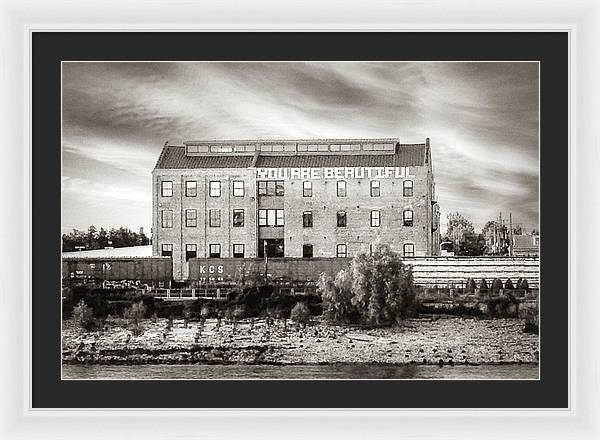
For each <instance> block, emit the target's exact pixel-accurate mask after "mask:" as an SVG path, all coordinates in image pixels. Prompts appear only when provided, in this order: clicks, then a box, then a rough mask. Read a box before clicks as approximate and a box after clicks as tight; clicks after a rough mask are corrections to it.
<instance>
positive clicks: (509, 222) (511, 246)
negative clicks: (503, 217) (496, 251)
mask: <svg viewBox="0 0 600 440" xmlns="http://www.w3.org/2000/svg"><path fill="white" fill-rule="evenodd" d="M508 225H509V226H508V227H509V228H510V229H509V230H508V234H509V235H508V237H509V242H508V255H510V256H511V257H512V256H513V227H512V212H509V213H508Z"/></svg>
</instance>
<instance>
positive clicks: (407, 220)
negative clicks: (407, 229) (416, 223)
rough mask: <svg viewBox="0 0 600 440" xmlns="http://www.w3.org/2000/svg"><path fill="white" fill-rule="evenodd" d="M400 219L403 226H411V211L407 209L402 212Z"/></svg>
mask: <svg viewBox="0 0 600 440" xmlns="http://www.w3.org/2000/svg"><path fill="white" fill-rule="evenodd" d="M402 220H403V223H404V226H412V225H413V212H412V210H410V209H407V210H406V211H404V212H403V213H402Z"/></svg>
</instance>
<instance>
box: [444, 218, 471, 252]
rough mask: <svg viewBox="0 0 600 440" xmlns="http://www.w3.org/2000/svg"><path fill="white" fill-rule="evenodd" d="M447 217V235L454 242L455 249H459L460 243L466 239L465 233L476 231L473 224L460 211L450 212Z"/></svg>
mask: <svg viewBox="0 0 600 440" xmlns="http://www.w3.org/2000/svg"><path fill="white" fill-rule="evenodd" d="M447 219H448V228H447V230H446V236H447V237H448V239H449V241H451V242H453V243H454V245H455V249H459V248H460V244H461V243H462V242H463V241H464V237H465V234H474V233H475V230H474V229H473V224H472V223H471V222H470V221H469V220H467V219H466V218H465V217H464V216H463V215H462V214H461V213H459V212H452V213H450V214H448V216H447Z"/></svg>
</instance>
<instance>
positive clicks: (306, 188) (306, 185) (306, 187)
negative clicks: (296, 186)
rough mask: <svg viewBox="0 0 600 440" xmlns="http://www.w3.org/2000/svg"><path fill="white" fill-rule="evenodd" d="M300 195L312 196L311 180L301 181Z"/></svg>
mask: <svg viewBox="0 0 600 440" xmlns="http://www.w3.org/2000/svg"><path fill="white" fill-rule="evenodd" d="M302 196H303V197H312V182H310V181H305V182H302Z"/></svg>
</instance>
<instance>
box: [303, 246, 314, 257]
mask: <svg viewBox="0 0 600 440" xmlns="http://www.w3.org/2000/svg"><path fill="white" fill-rule="evenodd" d="M312 257H313V246H312V244H303V245H302V258H312Z"/></svg>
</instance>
